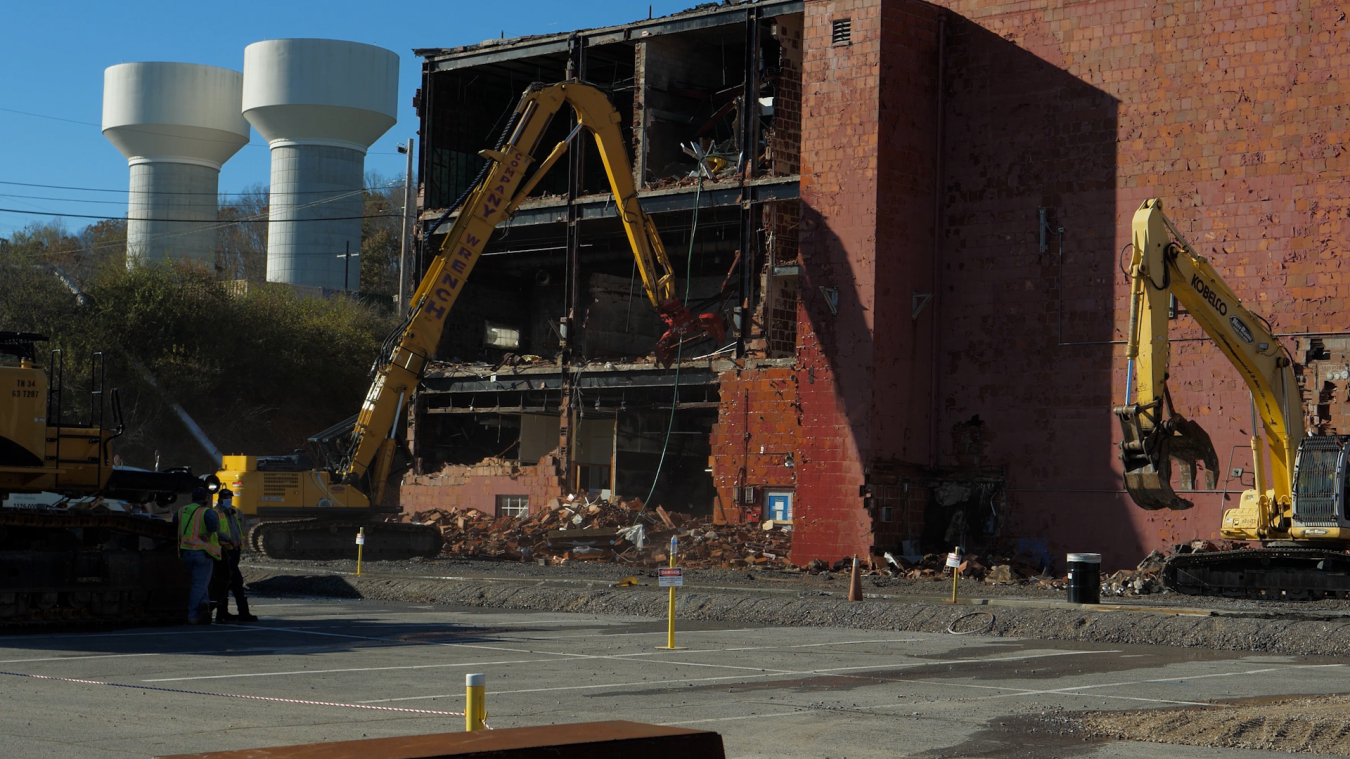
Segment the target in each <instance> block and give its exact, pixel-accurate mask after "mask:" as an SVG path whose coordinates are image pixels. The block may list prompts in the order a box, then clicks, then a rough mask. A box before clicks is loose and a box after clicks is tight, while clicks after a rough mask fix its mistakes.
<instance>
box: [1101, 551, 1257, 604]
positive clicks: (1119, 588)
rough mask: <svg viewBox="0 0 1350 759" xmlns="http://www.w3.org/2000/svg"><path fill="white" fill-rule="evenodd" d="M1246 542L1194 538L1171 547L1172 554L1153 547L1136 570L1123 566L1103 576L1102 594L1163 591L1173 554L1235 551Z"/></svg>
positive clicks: (1118, 594)
mask: <svg viewBox="0 0 1350 759" xmlns="http://www.w3.org/2000/svg"><path fill="white" fill-rule="evenodd" d="M1246 547H1247V544H1246V543H1240V542H1234V541H1231V540H1220V541H1211V540H1193V541H1191V542H1189V543H1178V544H1176V545H1174V546H1172V550H1171V551H1170V552H1169V553H1166V554H1164V553H1163V552H1161V551H1158V550H1154V551H1152V552H1151V553H1149V555H1148V556H1145V557H1144V560H1143V561H1141V562H1139V566H1137V567H1135V568H1134V569H1132V570H1130V569H1122V570H1120V571H1119V572H1116V573H1114V574H1112V575H1110V576H1109V577H1108V576H1106V575H1105V574H1103V576H1102V596H1104V597H1105V596H1147V595H1150V594H1154V593H1162V592H1164V590H1165V589H1164V588H1163V584H1162V568H1163V565H1164V564H1166V563H1167V560H1168V559H1170V558H1171V557H1173V556H1179V555H1181V554H1187V553H1202V552H1206V551H1235V550H1239V549H1242V548H1246Z"/></svg>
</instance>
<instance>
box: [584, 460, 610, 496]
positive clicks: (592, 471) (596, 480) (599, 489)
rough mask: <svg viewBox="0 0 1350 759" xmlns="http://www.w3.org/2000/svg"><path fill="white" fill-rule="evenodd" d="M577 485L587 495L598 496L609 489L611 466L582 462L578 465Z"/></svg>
mask: <svg viewBox="0 0 1350 759" xmlns="http://www.w3.org/2000/svg"><path fill="white" fill-rule="evenodd" d="M577 487H579V488H580V489H582V490H585V491H586V493H587V495H589V496H590V497H592V498H597V497H600V496H601V495H603V491H606V490H609V489H610V488H609V467H607V466H598V465H595V464H582V465H581V466H578V467H577Z"/></svg>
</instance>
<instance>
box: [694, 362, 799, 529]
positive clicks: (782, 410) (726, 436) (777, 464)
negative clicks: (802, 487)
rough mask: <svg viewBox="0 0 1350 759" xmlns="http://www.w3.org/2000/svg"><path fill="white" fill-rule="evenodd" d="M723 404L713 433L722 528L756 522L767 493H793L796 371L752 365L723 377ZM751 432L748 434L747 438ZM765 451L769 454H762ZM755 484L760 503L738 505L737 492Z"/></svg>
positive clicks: (716, 518)
mask: <svg viewBox="0 0 1350 759" xmlns="http://www.w3.org/2000/svg"><path fill="white" fill-rule="evenodd" d="M718 382H719V383H720V385H721V387H720V393H721V398H722V400H721V404H720V407H719V408H718V411H717V424H716V425H714V427H713V430H712V438H711V442H712V456H711V457H709V459H708V466H710V467H712V470H713V484H714V485H715V486H716V487H717V502H716V503H715V504H713V520H714V521H715V522H717V523H718V524H725V523H732V524H736V523H740V522H742V521H744V520H745V519H747V518H748V519H750V520H752V521H753V520H757V519H759V518H760V516H761V512H762V507H763V497H762V489H763V488H766V487H768V488H782V489H786V490H792V489H794V488H795V487H796V472H795V469H794V468H789V467H787V466H786V465H785V455H784V454H786V453H788V452H791V453H792V455H793V456H794V458H795V457H798V456H799V455H800V454H799V451H798V445H797V444H798V440H799V439H800V437H801V422H800V420H801V411H800V408H799V407H798V405H797V377H796V375H795V373H794V372H793V370H792V367H791V366H784V365H765V366H754V365H752V366H748V367H747V368H745V369H738V370H735V371H730V372H723V373H722V374H721V375H719V376H718ZM747 432H748V434H747ZM761 448H763V450H764V453H760V449H761ZM742 485H753V486H755V487H756V488H757V489H759V490H760V491H761V496H760V499H759V500H760V502H759V503H757V504H747V505H744V506H742V505H739V504H738V503H737V498H736V494H735V490H736V488H737V487H740V486H742Z"/></svg>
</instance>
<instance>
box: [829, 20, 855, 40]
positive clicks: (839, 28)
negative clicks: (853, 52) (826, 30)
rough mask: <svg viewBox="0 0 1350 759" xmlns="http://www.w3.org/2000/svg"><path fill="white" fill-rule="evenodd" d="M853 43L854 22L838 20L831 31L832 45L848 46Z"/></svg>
mask: <svg viewBox="0 0 1350 759" xmlns="http://www.w3.org/2000/svg"><path fill="white" fill-rule="evenodd" d="M852 41H853V21H852V20H851V19H847V18H837V19H835V20H834V23H833V24H832V26H831V29H830V44H831V45H848V44H852Z"/></svg>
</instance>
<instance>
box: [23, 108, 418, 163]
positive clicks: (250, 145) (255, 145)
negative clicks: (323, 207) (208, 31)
mask: <svg viewBox="0 0 1350 759" xmlns="http://www.w3.org/2000/svg"><path fill="white" fill-rule="evenodd" d="M0 111H6V112H8V113H17V114H19V115H21V116H31V117H33V118H35V119H50V120H52V121H64V122H65V123H67V124H80V125H83V126H92V127H98V128H99V129H100V130H101V129H103V125H102V124H96V123H94V122H92V121H79V120H77V119H64V118H61V117H60V116H48V115H47V114H45V113H33V112H32V111H20V110H18V109H15V108H0ZM117 128H118V129H121V130H122V131H124V132H135V133H137V134H152V135H155V136H162V135H163V133H162V132H155V131H151V130H149V129H132V128H131V127H126V126H121V127H117ZM174 138H175V139H179V140H196V141H198V142H216V143H224V144H228V145H233V144H235V141H234V140H213V139H211V138H210V137H188V136H186V135H174ZM241 147H246V148H269V149H270V148H271V146H270V145H265V144H263V143H260V142H253V141H252V140H249V141H248V142H246V143H244V144H243V145H242V146H241ZM366 154H367V155H399V153H398V151H393V152H391V151H388V150H367V151H366Z"/></svg>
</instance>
